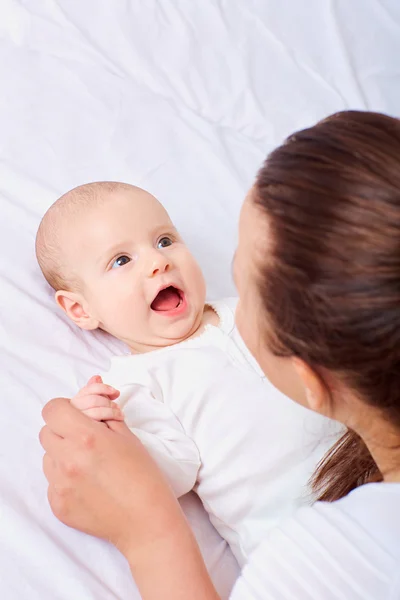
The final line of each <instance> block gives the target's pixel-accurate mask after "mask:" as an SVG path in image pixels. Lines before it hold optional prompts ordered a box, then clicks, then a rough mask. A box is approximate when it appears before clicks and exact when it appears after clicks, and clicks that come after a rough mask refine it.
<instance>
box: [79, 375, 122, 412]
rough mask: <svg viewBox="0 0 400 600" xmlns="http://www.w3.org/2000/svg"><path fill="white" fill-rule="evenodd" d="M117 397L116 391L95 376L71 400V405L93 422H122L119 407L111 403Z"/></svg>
mask: <svg viewBox="0 0 400 600" xmlns="http://www.w3.org/2000/svg"><path fill="white" fill-rule="evenodd" d="M118 396H119V391H118V390H116V389H115V388H113V387H111V386H110V385H106V384H105V383H103V380H102V378H101V377H100V376H99V375H95V376H94V377H91V378H90V379H89V381H88V382H87V384H86V385H85V387H83V388H82V389H81V390H80V391H79V392H78V393H77V395H76V396H74V397H73V398H72V400H71V404H72V405H73V406H75V407H76V408H79V410H81V411H82V412H83V413H85V415H87V416H88V417H90V418H91V419H94V420H95V421H111V420H115V421H123V420H124V415H123V413H122V411H121V409H120V407H119V406H118V404H115V403H114V402H113V400H116V399H117V398H118Z"/></svg>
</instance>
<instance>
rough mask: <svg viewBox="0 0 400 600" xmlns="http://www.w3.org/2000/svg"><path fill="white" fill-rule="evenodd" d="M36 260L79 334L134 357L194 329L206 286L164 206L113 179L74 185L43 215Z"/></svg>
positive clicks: (187, 333) (171, 341) (176, 340)
mask: <svg viewBox="0 0 400 600" xmlns="http://www.w3.org/2000/svg"><path fill="white" fill-rule="evenodd" d="M36 256H37V259H38V262H39V265H40V268H41V269H42V272H43V274H44V276H45V278H46V279H47V281H48V282H49V284H50V285H51V286H52V287H53V288H54V289H55V291H56V301H57V303H58V305H59V306H60V307H61V308H62V309H63V310H64V311H65V313H66V314H67V315H68V316H69V317H70V318H71V319H72V320H73V321H74V322H75V323H76V324H77V325H78V326H79V327H81V328H82V329H96V328H98V327H99V328H101V329H104V330H105V331H107V332H108V333H110V334H112V335H113V336H115V337H117V338H118V339H120V340H122V341H124V342H125V343H127V344H128V346H129V347H130V349H131V350H132V351H133V352H146V351H149V350H152V349H155V348H159V347H164V346H169V345H171V344H175V343H177V342H180V341H182V340H184V339H186V338H188V337H190V336H191V335H192V334H193V333H194V332H195V331H196V330H197V329H198V328H199V326H200V324H201V320H202V315H203V310H204V303H205V294H206V291H205V282H204V278H203V275H202V273H201V270H200V267H199V266H198V264H197V263H196V261H195V259H194V258H193V256H192V255H191V253H190V252H189V250H188V248H187V247H186V246H185V244H184V243H183V241H182V239H181V237H180V236H179V234H178V232H177V231H176V229H175V227H174V225H173V224H172V222H171V219H170V218H169V216H168V213H167V212H166V210H165V209H164V207H163V206H162V205H161V204H160V203H159V202H158V200H156V198H154V196H152V195H151V194H149V193H148V192H146V191H144V190H142V189H140V188H137V187H134V186H132V185H128V184H126V183H116V182H98V183H89V184H86V185H82V186H79V187H77V188H75V189H73V190H71V191H70V192H67V193H66V194H64V196H61V198H59V199H58V200H57V201H56V202H55V203H54V204H53V205H52V206H51V207H50V208H49V210H48V211H47V212H46V214H45V215H44V217H43V219H42V221H41V223H40V226H39V230H38V233H37V237H36Z"/></svg>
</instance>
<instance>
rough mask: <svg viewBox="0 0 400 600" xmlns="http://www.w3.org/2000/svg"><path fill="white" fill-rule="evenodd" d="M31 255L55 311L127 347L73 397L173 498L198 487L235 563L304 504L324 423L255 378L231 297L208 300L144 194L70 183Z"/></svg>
mask: <svg viewBox="0 0 400 600" xmlns="http://www.w3.org/2000/svg"><path fill="white" fill-rule="evenodd" d="M36 252H37V258H38V262H39V265H40V267H41V269H42V271H43V274H44V276H45V278H46V279H47V281H48V282H49V284H50V285H51V286H52V287H53V288H54V289H55V290H56V301H57V303H58V305H59V306H60V307H61V308H62V309H63V310H64V311H65V313H66V314H67V315H68V316H69V317H70V318H71V319H72V320H73V321H74V322H75V323H76V324H77V325H78V326H79V327H81V328H82V329H86V330H93V329H96V328H101V329H103V330H105V331H107V332H108V333H110V334H111V335H113V336H115V337H116V338H118V339H120V340H122V341H123V342H125V344H126V346H127V349H128V350H127V353H126V355H124V356H116V357H114V358H112V360H111V368H110V370H109V371H108V373H106V374H105V375H104V376H103V379H104V383H103V381H102V379H101V378H100V377H94V378H92V379H91V380H90V381H89V383H88V384H87V385H86V386H85V387H84V388H83V389H82V390H81V391H80V392H79V393H78V394H77V396H75V398H74V399H73V400H72V403H73V404H74V405H75V406H77V407H78V408H80V409H81V410H83V411H84V412H85V413H86V414H87V415H89V416H90V417H92V418H94V419H98V420H108V419H125V422H126V424H127V426H128V427H129V429H130V430H131V431H132V433H133V434H135V435H136V436H137V437H138V438H139V439H140V440H141V441H142V443H143V444H144V445H145V446H146V447H147V449H148V450H149V452H150V453H151V454H152V456H153V457H154V459H155V460H156V461H157V463H158V464H159V466H160V467H161V469H162V470H163V471H164V473H165V474H166V476H167V477H168V479H169V481H170V484H171V486H172V488H173V490H174V492H175V494H176V496H177V497H180V496H182V495H183V494H185V493H187V492H189V491H190V490H192V489H194V490H195V491H196V492H197V494H198V495H199V497H200V498H201V500H202V502H203V504H204V507H205V508H206V510H207V511H208V513H209V515H210V519H211V521H212V523H213V524H214V526H215V527H216V529H217V530H218V531H219V533H220V534H221V536H222V537H223V538H225V539H226V540H227V541H228V543H229V544H230V546H231V548H232V550H233V552H234V554H235V556H236V558H237V559H238V561H239V563H240V565H243V564H244V563H245V562H246V559H247V557H248V555H249V553H250V552H251V550H252V549H253V548H254V547H255V546H256V545H257V544H258V542H259V540H260V539H261V538H262V537H263V536H264V534H265V531H266V529H267V528H269V527H271V526H272V525H274V524H276V522H277V521H278V520H279V519H280V518H282V517H285V516H287V515H288V514H290V513H291V512H292V511H293V510H294V508H296V507H297V506H298V505H299V504H300V503H302V502H303V503H304V501H305V499H304V490H305V489H306V483H307V480H308V477H309V475H310V474H311V472H312V471H313V469H314V467H315V464H316V462H317V461H318V459H319V458H320V457H321V455H322V448H321V447H319V449H317V444H316V443H315V442H316V440H318V439H321V429H322V428H324V427H325V425H326V422H325V420H323V419H322V418H320V417H318V416H315V415H313V414H312V413H310V412H309V411H307V410H306V409H304V408H302V407H301V406H299V405H297V404H295V403H294V402H290V401H289V400H288V399H287V398H286V397H284V396H283V395H281V394H280V393H279V392H278V391H277V390H276V389H275V388H273V387H272V386H271V384H270V383H269V382H268V380H267V379H266V378H265V377H264V375H263V373H262V371H261V369H260V367H259V366H258V364H257V363H256V361H255V360H254V358H253V357H252V356H251V355H250V353H249V351H248V350H247V348H246V346H245V345H244V342H243V341H242V339H241V337H240V335H239V333H238V330H237V329H236V327H235V308H236V300H234V299H228V300H220V301H218V302H209V303H206V286H205V282H204V278H203V275H202V273H201V270H200V268H199V266H198V264H197V263H196V261H195V259H194V258H193V256H192V255H191V253H190V252H189V250H188V248H187V247H186V246H185V244H184V242H183V241H182V238H181V237H180V235H179V233H178V232H177V231H176V229H175V227H174V225H173V223H172V222H171V220H170V218H169V216H168V214H167V212H166V210H165V209H164V208H163V206H162V205H161V204H160V203H159V202H158V201H157V200H156V199H155V198H154V197H153V196H151V195H150V194H149V193H147V192H146V191H144V190H142V189H139V188H137V187H134V186H131V185H128V184H124V183H113V182H100V183H91V184H87V185H83V186H80V187H78V188H76V189H74V190H72V191H70V192H68V193H67V194H65V195H64V196H62V197H61V198H60V199H59V200H57V202H56V203H55V204H53V205H52V206H51V207H50V209H49V210H48V211H47V213H46V214H45V216H44V217H43V220H42V222H41V224H40V227H39V230H38V234H37V240H36ZM117 398H118V403H119V406H120V407H121V408H122V410H123V415H122V412H121V410H120V408H119V407H118V406H117V405H116V403H115V402H114V401H115V400H116V399H117ZM266 439H267V440H269V451H268V452H265V440H266Z"/></svg>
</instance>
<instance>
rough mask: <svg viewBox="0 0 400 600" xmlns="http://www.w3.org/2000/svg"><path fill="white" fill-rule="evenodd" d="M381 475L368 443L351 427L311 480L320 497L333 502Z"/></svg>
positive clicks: (314, 491)
mask: <svg viewBox="0 0 400 600" xmlns="http://www.w3.org/2000/svg"><path fill="white" fill-rule="evenodd" d="M382 479H383V478H382V474H381V472H380V471H379V469H378V467H377V465H376V463H375V461H374V459H373V458H372V456H371V454H370V452H369V450H368V448H367V446H366V445H365V443H364V442H363V440H362V439H361V438H360V436H359V435H357V433H355V432H354V431H352V430H351V429H349V430H348V431H347V432H346V433H344V434H343V435H342V437H341V438H340V439H339V440H338V441H337V442H336V444H334V446H333V447H332V448H331V449H330V450H329V452H327V454H326V455H325V456H324V458H323V459H322V460H321V461H320V463H319V464H318V465H317V468H316V470H315V473H314V474H313V476H312V477H311V480H310V484H311V488H312V491H313V493H314V495H315V496H316V497H317V500H324V501H325V502H334V501H335V500H339V499H340V498H343V497H344V496H347V494H348V493H349V492H351V490H354V489H355V488H357V487H359V486H360V485H363V484H364V483H371V482H376V481H382Z"/></svg>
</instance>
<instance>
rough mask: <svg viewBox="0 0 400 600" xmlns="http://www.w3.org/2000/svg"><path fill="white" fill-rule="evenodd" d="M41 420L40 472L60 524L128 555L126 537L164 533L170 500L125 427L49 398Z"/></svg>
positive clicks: (144, 538) (146, 537) (128, 539)
mask: <svg viewBox="0 0 400 600" xmlns="http://www.w3.org/2000/svg"><path fill="white" fill-rule="evenodd" d="M43 418H44V420H45V422H46V425H45V426H44V427H43V429H42V430H41V432H40V442H41V444H42V446H43V448H44V450H45V452H46V453H45V455H44V458H43V470H44V474H45V476H46V478H47V480H48V482H49V488H48V498H49V502H50V506H51V508H52V510H53V512H54V514H55V515H56V517H58V518H59V519H60V521H62V522H63V523H65V524H66V525H69V526H70V527H74V528H75V529H80V530H81V531H84V532H86V533H90V534H91V535H94V536H96V537H101V538H105V539H107V540H109V541H111V542H112V543H113V544H114V545H115V546H117V547H118V548H119V549H120V550H121V551H122V552H124V553H127V552H130V551H132V547H131V538H133V539H135V540H137V544H136V545H139V540H142V541H143V543H147V542H148V541H149V539H151V538H153V539H155V538H157V535H158V534H161V535H165V528H167V527H168V522H166V520H165V519H166V517H167V515H168V510H171V508H172V509H173V513H175V512H176V501H175V498H174V496H173V494H172V492H171V490H170V488H169V486H168V484H167V482H166V481H165V480H164V478H163V476H162V474H161V472H160V471H159V469H158V467H157V466H156V465H155V463H154V462H153V460H152V459H151V457H150V455H149V454H148V452H147V451H146V449H145V448H144V446H143V445H142V444H141V442H140V441H139V440H138V439H137V438H136V437H135V436H134V435H133V434H132V433H131V432H130V431H129V429H128V427H127V426H126V425H125V423H123V422H118V421H109V422H108V423H107V426H106V425H105V424H104V423H99V422H96V421H93V420H92V419H90V418H88V417H87V416H86V415H84V414H82V413H81V412H80V411H79V410H78V409H77V408H75V407H73V406H72V405H71V403H70V401H69V400H67V399H65V398H56V399H54V400H51V401H50V402H49V403H48V404H47V405H46V406H45V407H44V409H43ZM163 507H165V509H164V508H163ZM160 508H161V510H160Z"/></svg>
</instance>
